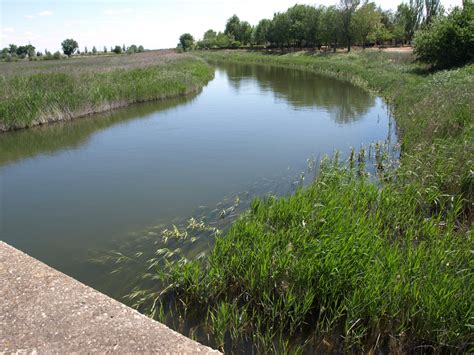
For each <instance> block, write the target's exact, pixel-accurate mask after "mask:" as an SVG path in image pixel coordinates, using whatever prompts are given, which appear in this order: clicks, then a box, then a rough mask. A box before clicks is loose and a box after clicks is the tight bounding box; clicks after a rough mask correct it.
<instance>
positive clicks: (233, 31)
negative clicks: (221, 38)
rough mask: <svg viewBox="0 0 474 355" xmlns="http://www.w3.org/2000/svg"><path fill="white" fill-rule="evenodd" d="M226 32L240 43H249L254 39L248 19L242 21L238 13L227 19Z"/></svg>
mask: <svg viewBox="0 0 474 355" xmlns="http://www.w3.org/2000/svg"><path fill="white" fill-rule="evenodd" d="M224 34H225V35H226V36H228V37H229V38H230V39H234V40H235V41H237V42H238V43H236V45H237V46H238V45H240V44H244V45H246V44H249V43H250V41H251V39H252V26H251V25H250V24H249V23H248V22H247V21H240V19H239V17H238V16H237V15H233V16H232V17H230V18H229V19H228V20H227V23H226V25H225V30H224Z"/></svg>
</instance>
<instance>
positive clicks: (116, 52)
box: [112, 46, 122, 54]
mask: <svg viewBox="0 0 474 355" xmlns="http://www.w3.org/2000/svg"><path fill="white" fill-rule="evenodd" d="M112 52H114V53H115V54H121V53H122V47H120V46H115V48H114V49H113V50H112Z"/></svg>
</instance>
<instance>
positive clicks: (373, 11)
mask: <svg viewBox="0 0 474 355" xmlns="http://www.w3.org/2000/svg"><path fill="white" fill-rule="evenodd" d="M380 25H381V15H380V12H378V11H377V8H376V5H375V3H373V2H368V3H365V4H363V5H362V6H361V7H359V8H358V9H357V10H356V11H355V12H354V15H353V18H352V22H351V32H352V33H353V36H354V39H356V40H357V41H358V42H359V43H360V44H361V45H362V47H363V48H365V45H366V44H367V42H368V39H369V35H371V34H374V33H375V31H376V29H377V28H378V27H379V26H380ZM373 37H374V36H373ZM374 39H375V38H374Z"/></svg>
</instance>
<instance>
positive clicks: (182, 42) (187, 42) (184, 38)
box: [178, 33, 194, 51]
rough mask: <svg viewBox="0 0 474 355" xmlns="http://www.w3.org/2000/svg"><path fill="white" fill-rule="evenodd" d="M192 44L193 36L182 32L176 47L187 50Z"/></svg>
mask: <svg viewBox="0 0 474 355" xmlns="http://www.w3.org/2000/svg"><path fill="white" fill-rule="evenodd" d="M193 46H194V38H193V36H191V35H190V34H189V33H184V34H183V35H181V37H179V45H178V47H179V48H181V49H182V50H183V51H187V50H189V49H191V48H193Z"/></svg>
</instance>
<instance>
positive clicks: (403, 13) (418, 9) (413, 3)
mask: <svg viewBox="0 0 474 355" xmlns="http://www.w3.org/2000/svg"><path fill="white" fill-rule="evenodd" d="M422 1H423V0H410V2H409V3H408V4H405V3H402V4H400V5H398V8H397V12H396V13H395V23H396V26H398V27H400V28H403V31H404V37H405V38H404V40H405V42H407V43H411V41H412V39H413V35H414V34H415V31H416V30H417V29H418V28H419V26H420V24H421V20H422V16H423V2H422Z"/></svg>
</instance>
